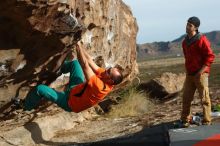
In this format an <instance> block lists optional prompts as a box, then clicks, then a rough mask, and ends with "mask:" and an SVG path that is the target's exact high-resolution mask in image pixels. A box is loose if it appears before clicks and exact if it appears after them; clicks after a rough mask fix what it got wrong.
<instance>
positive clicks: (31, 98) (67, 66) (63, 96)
mask: <svg viewBox="0 0 220 146" xmlns="http://www.w3.org/2000/svg"><path fill="white" fill-rule="evenodd" d="M61 72H62V73H68V72H70V81H69V84H68V87H67V89H66V91H63V92H58V91H56V90H54V89H52V88H50V87H48V86H46V85H42V84H41V85H38V86H36V87H35V88H33V89H32V90H31V91H30V92H29V93H28V95H27V97H26V98H25V103H24V109H25V110H32V109H34V108H36V107H37V106H38V105H39V103H40V101H41V99H46V100H49V101H52V102H54V103H56V104H57V105H58V106H59V107H61V108H63V109H64V110H65V111H69V112H70V111H72V110H71V109H70V107H69V106H68V98H69V92H70V89H71V88H73V87H74V86H75V85H78V84H80V83H83V82H84V81H85V79H84V74H83V71H82V68H81V66H80V64H79V62H78V60H74V61H65V62H64V64H63V65H62V67H61Z"/></svg>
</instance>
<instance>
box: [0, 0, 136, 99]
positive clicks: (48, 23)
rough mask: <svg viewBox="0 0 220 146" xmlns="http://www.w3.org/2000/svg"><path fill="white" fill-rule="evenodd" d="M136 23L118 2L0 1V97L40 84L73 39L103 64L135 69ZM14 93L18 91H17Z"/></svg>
mask: <svg viewBox="0 0 220 146" xmlns="http://www.w3.org/2000/svg"><path fill="white" fill-rule="evenodd" d="M137 30H138V28H137V24H136V20H135V18H134V17H133V16H132V13H131V11H130V9H129V8H128V7H127V6H126V5H125V4H124V3H123V2H122V1H121V0H8V1H0V55H1V57H0V100H1V101H3V100H4V101H5V100H6V99H9V98H10V97H12V96H15V94H16V91H17V90H18V89H21V90H19V91H20V93H19V96H23V95H25V94H26V92H27V91H28V90H29V88H27V87H29V86H30V85H33V84H39V83H46V82H48V79H45V78H43V77H42V73H45V72H55V71H56V70H58V69H59V67H60V65H61V64H62V62H63V61H64V60H65V58H66V56H67V55H68V53H69V52H70V50H71V49H72V48H73V47H74V45H75V44H76V43H77V41H78V40H81V41H82V42H83V43H84V46H85V47H86V49H87V50H88V51H89V53H90V54H91V55H92V56H93V58H94V59H95V60H96V61H97V62H99V63H100V65H103V66H114V65H120V66H121V67H122V68H123V69H125V72H126V73H127V74H128V76H127V78H126V80H130V79H132V78H133V77H134V76H135V74H136V72H137V65H136V35H137ZM17 95H18V93H17Z"/></svg>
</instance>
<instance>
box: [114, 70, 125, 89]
mask: <svg viewBox="0 0 220 146" xmlns="http://www.w3.org/2000/svg"><path fill="white" fill-rule="evenodd" d="M118 72H119V74H120V75H117V76H113V77H112V80H113V81H114V83H113V84H114V85H118V84H120V83H121V82H122V81H123V78H124V77H123V75H122V72H121V71H120V70H119V69H118Z"/></svg>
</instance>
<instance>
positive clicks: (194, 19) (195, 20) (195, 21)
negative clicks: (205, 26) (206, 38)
mask: <svg viewBox="0 0 220 146" xmlns="http://www.w3.org/2000/svg"><path fill="white" fill-rule="evenodd" d="M188 22H189V23H191V24H193V25H194V26H195V27H199V26H200V20H199V18H198V17H195V16H193V17H190V18H189V19H188Z"/></svg>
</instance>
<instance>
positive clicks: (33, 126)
mask: <svg viewBox="0 0 220 146" xmlns="http://www.w3.org/2000/svg"><path fill="white" fill-rule="evenodd" d="M24 128H25V129H27V130H28V131H29V132H30V133H31V138H32V140H33V141H34V142H35V144H45V145H75V144H76V143H74V142H53V141H47V140H44V138H43V137H42V131H41V129H40V127H39V125H38V124H37V123H36V122H30V123H27V124H25V125H24Z"/></svg>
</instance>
